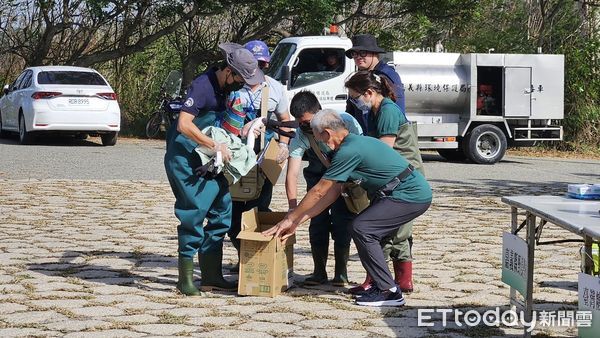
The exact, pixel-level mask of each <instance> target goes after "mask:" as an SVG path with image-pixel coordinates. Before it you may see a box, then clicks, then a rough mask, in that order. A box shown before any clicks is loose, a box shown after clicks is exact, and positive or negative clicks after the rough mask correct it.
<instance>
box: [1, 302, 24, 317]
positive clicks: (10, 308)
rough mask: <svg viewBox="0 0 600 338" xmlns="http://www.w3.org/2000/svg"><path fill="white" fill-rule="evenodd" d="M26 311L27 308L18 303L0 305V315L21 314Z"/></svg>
mask: <svg viewBox="0 0 600 338" xmlns="http://www.w3.org/2000/svg"><path fill="white" fill-rule="evenodd" d="M27 309H28V307H27V306H25V305H22V304H18V303H9V302H2V303H0V315H4V314H8V313H15V312H23V311H26V310H27Z"/></svg>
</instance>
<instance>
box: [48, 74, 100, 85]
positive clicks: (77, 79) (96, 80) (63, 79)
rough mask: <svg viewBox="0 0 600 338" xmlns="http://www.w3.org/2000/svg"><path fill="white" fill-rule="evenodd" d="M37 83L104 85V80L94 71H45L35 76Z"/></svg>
mask: <svg viewBox="0 0 600 338" xmlns="http://www.w3.org/2000/svg"><path fill="white" fill-rule="evenodd" d="M37 81H38V83H39V84H60V85H84V86H85V85H88V86H106V81H104V79H103V78H102V76H100V75H99V74H97V73H94V72H79V71H45V72H40V73H39V74H38V76H37Z"/></svg>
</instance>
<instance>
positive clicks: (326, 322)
mask: <svg viewBox="0 0 600 338" xmlns="http://www.w3.org/2000/svg"><path fill="white" fill-rule="evenodd" d="M317 318H320V317H317ZM298 324H299V325H300V326H302V327H303V328H306V329H317V328H328V329H344V328H348V327H350V326H352V325H354V320H352V319H330V318H328V319H306V320H303V321H301V322H299V323H298Z"/></svg>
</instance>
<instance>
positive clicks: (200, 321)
mask: <svg viewBox="0 0 600 338" xmlns="http://www.w3.org/2000/svg"><path fill="white" fill-rule="evenodd" d="M243 321H244V320H242V319H240V318H239V317H214V316H202V317H191V318H189V319H188V320H187V322H186V323H187V324H189V325H193V326H207V327H210V328H213V329H214V328H223V327H230V326H232V325H234V324H237V323H240V322H243ZM200 331H202V330H200Z"/></svg>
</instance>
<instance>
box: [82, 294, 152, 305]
mask: <svg viewBox="0 0 600 338" xmlns="http://www.w3.org/2000/svg"><path fill="white" fill-rule="evenodd" d="M147 300H148V298H147V297H144V296H141V295H132V294H109V295H94V296H93V301H94V302H97V303H104V304H116V303H122V302H132V303H139V302H145V301H147Z"/></svg>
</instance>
